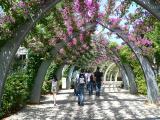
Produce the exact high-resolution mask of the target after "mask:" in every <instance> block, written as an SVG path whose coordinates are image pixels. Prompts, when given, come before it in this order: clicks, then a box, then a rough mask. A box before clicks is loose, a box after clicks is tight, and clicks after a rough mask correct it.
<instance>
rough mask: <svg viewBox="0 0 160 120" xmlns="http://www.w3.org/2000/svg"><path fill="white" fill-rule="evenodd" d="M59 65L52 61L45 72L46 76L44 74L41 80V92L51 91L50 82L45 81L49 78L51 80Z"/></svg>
mask: <svg viewBox="0 0 160 120" xmlns="http://www.w3.org/2000/svg"><path fill="white" fill-rule="evenodd" d="M59 67H60V65H59V64H55V63H52V64H51V65H50V66H49V68H48V70H47V73H46V76H45V80H44V82H43V85H42V90H41V93H42V94H47V93H50V91H51V83H49V82H47V81H49V80H51V79H52V78H53V75H55V74H56V72H57V70H58V68H59Z"/></svg>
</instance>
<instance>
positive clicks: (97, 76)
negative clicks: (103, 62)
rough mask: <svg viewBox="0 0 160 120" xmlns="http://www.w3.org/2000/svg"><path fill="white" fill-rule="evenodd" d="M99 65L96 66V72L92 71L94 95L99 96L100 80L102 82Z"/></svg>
mask: <svg viewBox="0 0 160 120" xmlns="http://www.w3.org/2000/svg"><path fill="white" fill-rule="evenodd" d="M99 69H100V68H99V67H97V70H96V72H95V73H94V76H95V78H96V79H95V80H96V96H100V90H101V82H102V76H103V73H102V72H100V71H99Z"/></svg>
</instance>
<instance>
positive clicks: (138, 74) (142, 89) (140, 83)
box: [131, 61, 147, 95]
mask: <svg viewBox="0 0 160 120" xmlns="http://www.w3.org/2000/svg"><path fill="white" fill-rule="evenodd" d="M131 66H132V68H133V71H134V74H135V81H136V84H137V88H138V93H139V94H143V95H146V94H147V87H146V81H145V78H144V74H143V71H142V69H141V67H140V65H139V63H138V61H132V63H131Z"/></svg>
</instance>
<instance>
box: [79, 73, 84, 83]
mask: <svg viewBox="0 0 160 120" xmlns="http://www.w3.org/2000/svg"><path fill="white" fill-rule="evenodd" d="M78 82H79V84H85V76H84V74H80V75H79V79H78Z"/></svg>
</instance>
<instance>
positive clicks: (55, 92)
mask: <svg viewBox="0 0 160 120" xmlns="http://www.w3.org/2000/svg"><path fill="white" fill-rule="evenodd" d="M57 81H58V80H57V77H56V75H54V76H53V79H52V80H51V82H52V86H51V92H52V94H53V101H54V106H56V105H57V104H56V96H57Z"/></svg>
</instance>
